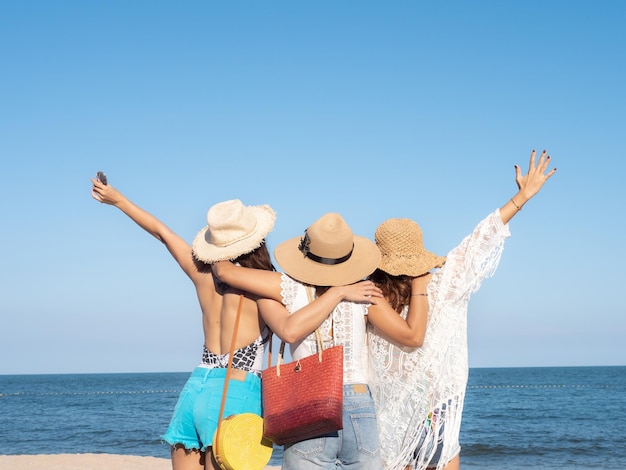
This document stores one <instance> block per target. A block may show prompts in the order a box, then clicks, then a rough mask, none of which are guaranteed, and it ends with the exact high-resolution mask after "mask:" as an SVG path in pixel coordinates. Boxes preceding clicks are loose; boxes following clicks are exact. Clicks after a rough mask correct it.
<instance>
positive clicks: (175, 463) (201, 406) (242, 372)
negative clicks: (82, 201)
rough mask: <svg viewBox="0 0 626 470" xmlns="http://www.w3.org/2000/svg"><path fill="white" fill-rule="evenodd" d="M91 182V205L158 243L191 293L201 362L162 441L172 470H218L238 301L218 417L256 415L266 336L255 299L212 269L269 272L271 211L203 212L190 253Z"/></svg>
mask: <svg viewBox="0 0 626 470" xmlns="http://www.w3.org/2000/svg"><path fill="white" fill-rule="evenodd" d="M91 181H92V183H93V188H92V196H93V198H94V199H95V200H97V201H99V202H102V203H105V204H110V205H112V206H115V207H117V208H118V209H120V210H121V211H122V212H123V213H124V214H126V215H127V216H128V217H130V218H131V219H132V220H133V221H134V222H135V223H137V224H138V225H139V226H140V227H141V228H143V229H144V230H145V231H146V232H148V233H149V234H151V235H152V236H154V237H155V238H156V239H157V240H159V241H160V242H162V243H163V244H164V245H165V247H166V248H167V249H168V251H169V252H170V253H171V255H172V256H173V257H174V259H175V260H176V262H177V263H178V265H179V266H180V267H181V269H182V270H183V272H184V273H185V274H186V275H187V276H188V277H189V278H190V279H191V281H192V282H193V284H194V286H195V288H196V293H197V296H198V301H199V303H200V309H201V311H202V328H203V331H204V345H203V353H202V359H201V361H200V364H199V365H198V366H197V367H196V368H195V370H194V371H193V372H192V374H191V376H190V377H189V379H188V381H187V383H186V384H185V387H184V389H183V390H182V392H181V394H180V397H179V400H178V403H177V404H176V408H175V410H174V414H173V416H172V419H171V422H170V425H169V427H168V429H167V432H166V433H165V435H164V436H163V440H164V441H166V442H167V443H169V444H170V445H171V457H172V467H173V469H174V470H204V469H217V468H219V467H218V466H217V463H216V462H215V460H214V458H213V454H212V452H211V448H212V443H213V435H214V433H215V430H216V427H217V421H218V416H219V410H220V404H221V399H222V394H223V390H224V380H225V378H226V368H227V366H228V359H229V356H230V354H229V348H230V343H231V340H232V336H233V330H234V323H235V317H236V312H237V309H238V306H239V302H240V298H241V302H242V309H241V319H240V323H239V328H238V334H237V342H236V348H237V350H236V353H235V354H234V355H233V370H232V376H231V377H232V380H231V381H230V385H229V388H228V393H227V397H229V398H230V397H236V398H237V400H232V399H230V400H229V399H227V400H226V410H225V412H224V416H228V415H230V414H237V413H245V412H248V413H255V414H257V415H261V411H262V410H261V379H260V377H261V369H262V360H263V354H264V351H265V346H266V343H267V340H268V337H269V331H268V328H267V326H266V324H265V322H264V321H263V319H262V318H261V316H260V315H259V312H258V308H257V304H256V300H257V297H256V296H254V295H252V294H249V293H247V292H244V291H241V290H236V289H233V288H231V287H229V286H227V285H224V284H221V283H219V282H217V281H216V279H215V278H214V277H213V274H212V272H211V263H214V262H216V261H218V260H233V261H234V262H236V263H239V264H240V265H241V266H249V267H254V268H258V269H263V270H267V271H272V270H274V267H273V265H272V262H271V259H270V255H269V252H268V250H267V247H266V245H265V237H266V235H267V233H268V232H269V231H270V230H272V228H273V226H274V221H275V214H274V211H273V210H272V209H271V208H270V207H269V206H266V205H263V206H244V205H243V204H242V203H241V201H239V200H236V199H235V200H230V201H224V202H220V203H218V204H215V205H214V206H212V207H211V208H210V209H209V211H208V214H207V221H208V225H207V226H206V227H204V228H203V229H202V230H201V231H200V232H199V233H198V234H197V236H196V237H195V239H194V241H193V245H192V246H190V245H189V244H188V243H187V242H186V241H185V240H183V239H182V238H181V237H179V236H178V235H177V234H175V233H174V232H172V230H170V229H169V228H168V227H167V226H166V225H165V224H164V223H163V222H161V221H160V220H159V219H157V218H156V217H154V216H153V215H151V214H149V213H148V212H146V211H145V210H143V209H142V208H140V207H138V206H137V205H136V204H134V203H132V202H131V201H130V200H128V199H127V198H126V197H125V196H124V195H123V194H122V193H120V192H119V191H118V190H116V189H115V188H113V187H112V186H110V185H106V184H103V183H102V182H101V181H99V180H98V179H92V180H91ZM240 294H243V297H240Z"/></svg>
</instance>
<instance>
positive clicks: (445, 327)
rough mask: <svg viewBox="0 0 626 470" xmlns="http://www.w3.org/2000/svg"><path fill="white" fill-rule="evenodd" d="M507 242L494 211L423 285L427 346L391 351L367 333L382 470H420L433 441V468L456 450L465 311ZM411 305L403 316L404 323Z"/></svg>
mask: <svg viewBox="0 0 626 470" xmlns="http://www.w3.org/2000/svg"><path fill="white" fill-rule="evenodd" d="M509 236H510V232H509V227H508V225H504V224H503V223H502V219H501V218H500V211H499V210H498V209H497V210H495V211H494V212H492V213H491V214H489V215H488V216H487V217H486V218H485V219H484V220H482V221H481V222H480V223H479V224H478V226H477V227H476V228H475V229H474V231H473V232H472V234H470V235H469V236H467V237H466V238H465V239H463V241H462V242H461V243H460V244H459V245H458V246H457V247H456V248H454V249H452V250H451V251H450V252H449V253H448V255H447V259H446V263H445V264H444V266H443V267H442V268H441V269H439V270H436V271H435V272H434V273H433V276H432V279H431V281H430V283H429V284H428V288H427V291H428V301H429V313H428V323H427V328H426V335H425V338H424V344H423V345H422V347H420V348H416V349H411V348H404V347H401V346H396V345H394V344H392V343H390V342H388V341H387V340H385V339H384V338H382V337H381V336H379V334H378V332H377V330H376V328H375V327H372V326H371V325H370V326H369V327H368V345H369V353H370V354H369V356H370V370H369V374H370V380H369V384H370V387H371V388H372V392H373V395H374V399H375V401H376V407H377V415H378V426H379V434H380V441H381V449H382V457H383V465H384V468H385V470H404V469H405V467H406V466H407V465H413V466H414V468H415V469H425V468H426V467H428V464H429V462H430V460H431V459H432V457H433V455H434V453H435V450H436V448H437V444H438V442H439V441H440V440H441V439H443V450H442V454H441V457H440V458H439V464H438V465H437V469H441V468H443V466H444V465H445V464H446V463H447V462H448V461H450V460H451V459H452V458H454V457H455V456H456V455H457V454H458V453H459V451H460V445H459V432H460V429H461V415H462V411H463V401H464V398H465V388H466V385H467V378H468V373H469V367H468V351H467V307H468V303H469V300H470V296H471V295H472V294H473V293H475V292H476V291H477V290H478V289H479V287H480V285H481V283H482V281H483V280H484V279H485V278H487V277H490V276H492V275H493V274H494V272H495V270H496V268H497V266H498V263H499V262H500V257H501V254H502V249H503V247H504V241H505V239H506V238H507V237H509ZM407 311H408V307H406V308H405V309H404V311H403V313H402V316H403V317H404V318H406V315H407Z"/></svg>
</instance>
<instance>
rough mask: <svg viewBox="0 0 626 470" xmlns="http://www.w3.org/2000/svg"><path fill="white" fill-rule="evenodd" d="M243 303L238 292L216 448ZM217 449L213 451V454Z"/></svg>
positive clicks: (216, 434) (214, 445)
mask: <svg viewBox="0 0 626 470" xmlns="http://www.w3.org/2000/svg"><path fill="white" fill-rule="evenodd" d="M242 305H243V294H239V306H238V307H237V318H236V319H235V327H234V329H233V339H232V340H231V342H230V355H229V357H228V369H226V380H225V381H224V394H223V395H222V404H221V405H220V414H219V417H218V418H217V431H216V433H215V442H213V447H216V448H217V445H218V442H219V435H220V428H221V424H222V417H223V416H224V408H225V407H226V393H227V392H228V382H229V381H230V373H231V372H232V370H233V356H234V355H235V343H236V342H237V330H238V329H239V318H240V317H241V306H242ZM216 453H217V451H215V452H213V455H215V454H216Z"/></svg>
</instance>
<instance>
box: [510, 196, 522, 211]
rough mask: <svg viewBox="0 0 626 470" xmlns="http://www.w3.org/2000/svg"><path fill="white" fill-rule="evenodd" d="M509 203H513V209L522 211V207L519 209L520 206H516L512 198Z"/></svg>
mask: <svg viewBox="0 0 626 470" xmlns="http://www.w3.org/2000/svg"><path fill="white" fill-rule="evenodd" d="M511 203H513V205H514V206H515V208H516V209H517V210H518V211H521V210H522V207H521V206H518V205H517V203H516V202H515V201H514V200H513V198H511Z"/></svg>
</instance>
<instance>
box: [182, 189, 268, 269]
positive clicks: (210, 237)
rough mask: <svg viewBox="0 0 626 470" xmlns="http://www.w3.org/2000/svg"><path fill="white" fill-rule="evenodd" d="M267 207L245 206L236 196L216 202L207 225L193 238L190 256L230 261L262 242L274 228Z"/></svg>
mask: <svg viewBox="0 0 626 470" xmlns="http://www.w3.org/2000/svg"><path fill="white" fill-rule="evenodd" d="M275 220H276V213H275V212H274V211H273V210H272V208H271V207H270V206H267V205H265V206H244V205H243V203H242V202H241V201H240V200H239V199H231V200H229V201H224V202H219V203H217V204H215V205H213V206H211V208H210V209H209V212H208V213H207V223H208V225H207V226H206V227H204V228H203V229H202V230H200V232H198V234H197V235H196V238H194V240H193V243H192V245H191V249H192V252H193V255H194V256H195V257H196V258H197V259H199V260H200V261H203V262H205V263H209V264H210V263H215V262H217V261H223V260H232V259H235V258H238V257H239V256H241V255H245V254H246V253H250V252H251V251H254V250H255V249H257V248H258V247H260V246H261V245H262V244H263V241H264V239H265V237H266V236H267V234H268V233H269V232H270V231H271V230H272V228H274V221H275Z"/></svg>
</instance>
